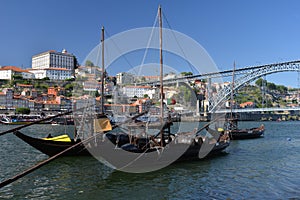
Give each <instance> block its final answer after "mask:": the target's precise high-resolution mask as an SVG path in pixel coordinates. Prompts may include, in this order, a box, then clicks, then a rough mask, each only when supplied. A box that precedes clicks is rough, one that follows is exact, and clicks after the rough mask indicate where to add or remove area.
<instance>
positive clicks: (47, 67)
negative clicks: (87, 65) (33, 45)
mask: <svg viewBox="0 0 300 200" xmlns="http://www.w3.org/2000/svg"><path fill="white" fill-rule="evenodd" d="M75 66H76V58H75V56H74V55H73V54H69V53H68V52H67V51H66V50H65V49H64V50H63V51H62V52H56V51H54V50H50V51H46V52H43V53H40V54H37V55H34V56H32V70H30V72H32V73H34V74H35V77H36V78H39V79H41V78H45V77H49V79H54V80H64V79H67V78H73V77H74V75H75Z"/></svg>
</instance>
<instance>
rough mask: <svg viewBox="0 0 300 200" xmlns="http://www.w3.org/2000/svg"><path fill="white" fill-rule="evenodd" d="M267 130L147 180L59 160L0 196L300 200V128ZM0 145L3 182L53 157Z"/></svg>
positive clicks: (284, 125) (92, 162) (11, 140)
mask: <svg viewBox="0 0 300 200" xmlns="http://www.w3.org/2000/svg"><path fill="white" fill-rule="evenodd" d="M260 124H261V122H241V123H240V127H249V128H250V127H254V126H259V125H260ZM264 124H265V128H266V132H265V137H264V138H260V139H252V140H240V141H232V142H231V144H230V147H229V148H228V149H227V150H226V153H224V154H222V155H220V156H217V157H214V158H210V159H205V160H201V161H193V162H182V163H177V164H173V165H170V166H168V167H166V168H164V169H162V170H159V171H155V172H150V173H145V174H129V173H124V172H120V171H115V170H113V169H110V168H109V167H106V166H105V165H103V164H101V163H100V162H98V161H97V160H96V159H94V158H93V157H73V158H59V159H57V160H55V161H53V162H51V163H49V164H48V165H45V166H43V167H42V168H40V169H38V170H36V171H34V172H33V173H31V174H29V175H27V176H25V177H23V178H21V179H19V180H18V181H16V182H14V183H12V184H10V185H8V186H6V187H4V188H2V189H0V199H72V200H74V199H300V122H299V121H290V122H264ZM9 128H12V126H5V125H0V130H1V131H2V130H6V129H9ZM70 131H72V127H71V126H69V127H65V126H51V125H35V126H32V127H28V128H26V129H24V130H23V132H24V133H26V134H29V135H33V136H36V137H40V136H46V135H48V133H52V132H53V133H57V132H60V133H64V132H70ZM0 141H1V148H0V160H1V161H0V181H3V180H5V179H7V178H9V177H11V176H13V175H15V174H17V173H19V172H21V171H22V170H25V169H27V168H29V167H31V166H33V165H34V164H36V163H38V162H39V161H42V160H44V159H46V158H47V156H45V155H43V154H41V153H40V152H38V151H37V150H35V149H33V148H32V147H30V146H29V145H27V144H26V143H24V142H23V141H21V140H20V139H19V138H17V137H16V136H14V135H13V134H7V135H4V136H1V137H0Z"/></svg>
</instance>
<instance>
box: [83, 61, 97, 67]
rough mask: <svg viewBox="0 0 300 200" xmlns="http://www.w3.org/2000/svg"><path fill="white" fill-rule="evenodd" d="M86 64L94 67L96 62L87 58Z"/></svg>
mask: <svg viewBox="0 0 300 200" xmlns="http://www.w3.org/2000/svg"><path fill="white" fill-rule="evenodd" d="M85 66H87V67H94V66H95V65H94V63H93V62H92V61H90V60H87V61H86V62H85Z"/></svg>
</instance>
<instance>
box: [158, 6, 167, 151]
mask: <svg viewBox="0 0 300 200" xmlns="http://www.w3.org/2000/svg"><path fill="white" fill-rule="evenodd" d="M158 16H159V58H160V118H161V119H160V120H161V126H162V127H161V129H160V138H161V139H160V145H161V146H162V147H163V146H165V140H164V125H163V120H164V110H163V108H164V87H163V55H162V17H161V6H160V5H159V7H158Z"/></svg>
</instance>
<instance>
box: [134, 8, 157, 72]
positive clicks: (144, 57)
mask: <svg viewBox="0 0 300 200" xmlns="http://www.w3.org/2000/svg"><path fill="white" fill-rule="evenodd" d="M157 20H158V12H157V15H156V17H155V20H154V23H153V26H152V30H151V34H150V37H149V40H148V43H147V47H146V49H145V52H144V56H143V60H142V63H141V65H140V68H139V72H138V74H137V75H139V76H140V75H141V70H142V67H143V65H144V63H145V59H146V56H147V53H148V49H149V46H150V42H151V39H152V36H153V32H154V29H155V24H157Z"/></svg>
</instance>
